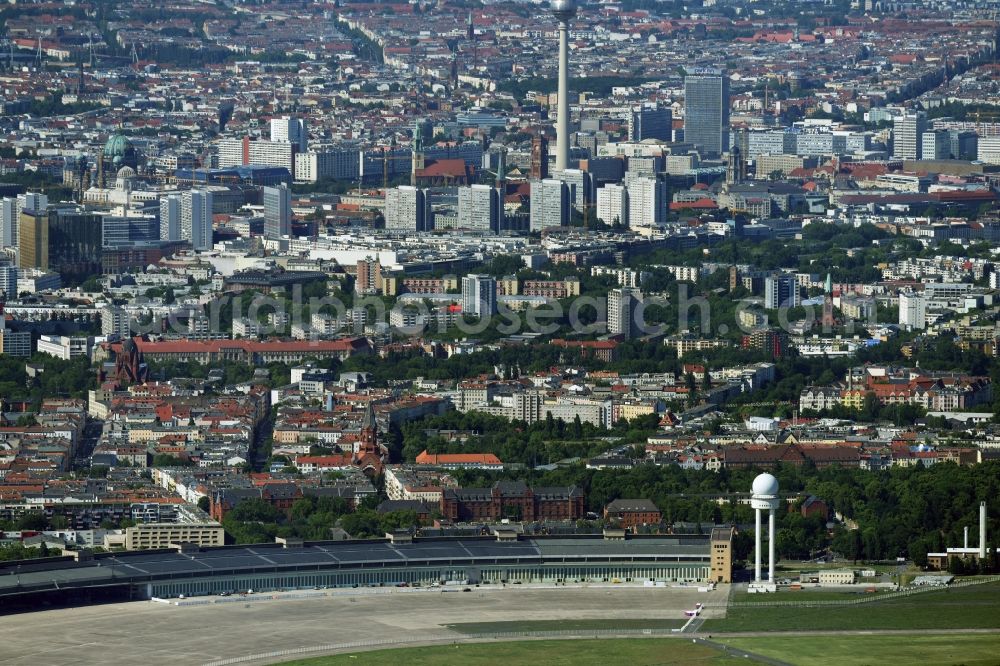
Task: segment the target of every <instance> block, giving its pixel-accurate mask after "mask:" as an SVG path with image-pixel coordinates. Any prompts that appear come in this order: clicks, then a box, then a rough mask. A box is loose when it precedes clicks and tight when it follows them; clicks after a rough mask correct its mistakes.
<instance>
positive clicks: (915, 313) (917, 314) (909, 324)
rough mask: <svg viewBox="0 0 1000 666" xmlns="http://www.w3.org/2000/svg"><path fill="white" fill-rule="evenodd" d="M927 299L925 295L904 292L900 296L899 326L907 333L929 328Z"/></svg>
mask: <svg viewBox="0 0 1000 666" xmlns="http://www.w3.org/2000/svg"><path fill="white" fill-rule="evenodd" d="M926 321H927V299H926V297H925V296H924V295H923V294H919V293H917V292H914V291H904V292H901V293H900V294H899V325H900V327H901V328H904V329H905V330H907V331H914V330H919V329H923V328H925V327H926V326H927V323H926Z"/></svg>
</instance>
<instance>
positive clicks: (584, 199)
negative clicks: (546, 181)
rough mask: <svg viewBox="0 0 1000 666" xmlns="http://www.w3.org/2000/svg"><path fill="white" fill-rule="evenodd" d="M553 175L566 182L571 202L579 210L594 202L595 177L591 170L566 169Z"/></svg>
mask: <svg viewBox="0 0 1000 666" xmlns="http://www.w3.org/2000/svg"><path fill="white" fill-rule="evenodd" d="M552 177H553V178H556V179H558V180H561V181H562V182H564V183H566V187H568V188H569V203H570V205H571V206H573V207H574V208H576V209H577V210H579V211H583V210H584V209H586V208H587V207H588V206H589V205H590V204H592V203H593V202H594V177H593V174H591V173H590V172H589V171H583V170H581V169H564V170H562V171H555V172H554V173H553V174H552Z"/></svg>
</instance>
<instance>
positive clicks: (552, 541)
mask: <svg viewBox="0 0 1000 666" xmlns="http://www.w3.org/2000/svg"><path fill="white" fill-rule="evenodd" d="M626 536H628V538H626ZM732 537H733V530H732V529H731V528H716V529H714V530H712V533H711V534H710V535H670V536H632V535H626V534H625V533H624V531H617V530H616V531H611V530H609V531H607V532H606V533H605V534H603V535H579V536H558V537H547V536H539V537H525V536H520V535H518V534H516V533H514V532H513V531H511V532H508V533H505V532H504V531H498V533H497V534H496V535H495V536H491V537H462V538H413V537H411V536H410V535H409V534H405V535H398V534H397V535H387V538H386V539H380V540H365V541H360V540H352V541H333V542H309V543H303V542H301V541H298V540H293V539H288V540H281V539H279V540H278V543H275V544H259V545H250V546H223V547H217V548H203V547H198V546H195V545H192V544H177V545H174V546H173V547H172V548H169V549H163V550H156V551H136V552H120V553H105V554H96V555H93V556H90V557H88V556H87V555H86V554H81V553H78V554H76V556H75V557H65V558H47V559H45V560H37V561H33V560H22V561H20V562H8V563H3V564H2V566H0V607H4V606H7V607H11V608H13V607H15V606H19V607H21V608H24V607H25V606H26V605H34V604H35V603H39V602H41V603H45V602H46V601H48V602H51V603H59V604H86V603H93V602H95V601H101V600H111V599H118V600H121V599H149V598H151V597H177V596H179V595H182V594H183V595H186V596H196V595H206V594H221V593H224V592H240V591H246V590H254V591H273V590H281V589H285V590H287V589H296V588H313V587H367V586H394V585H402V584H406V585H434V584H448V583H453V584H455V583H461V584H518V583H540V582H581V583H585V582H612V583H614V582H620V583H626V582H633V583H634V582H639V581H661V582H708V581H712V582H722V583H727V582H731V569H732V558H731V549H732Z"/></svg>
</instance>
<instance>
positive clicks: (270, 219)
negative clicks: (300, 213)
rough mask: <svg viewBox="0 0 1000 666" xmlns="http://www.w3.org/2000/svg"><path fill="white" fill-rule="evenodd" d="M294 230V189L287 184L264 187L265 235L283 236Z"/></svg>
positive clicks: (271, 236)
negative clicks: (290, 188)
mask: <svg viewBox="0 0 1000 666" xmlns="http://www.w3.org/2000/svg"><path fill="white" fill-rule="evenodd" d="M291 232H292V191H291V190H289V189H288V187H287V186H286V185H278V186H276V187H265V188H264V236H266V237H267V238H281V237H282V236H288V235H290V234H291Z"/></svg>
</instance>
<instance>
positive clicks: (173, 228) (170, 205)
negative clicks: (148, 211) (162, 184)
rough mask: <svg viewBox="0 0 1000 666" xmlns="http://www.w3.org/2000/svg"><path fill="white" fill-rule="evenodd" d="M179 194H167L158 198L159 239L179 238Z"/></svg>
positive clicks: (173, 239)
mask: <svg viewBox="0 0 1000 666" xmlns="http://www.w3.org/2000/svg"><path fill="white" fill-rule="evenodd" d="M181 199H182V196H181V195H180V194H168V195H167V196H165V197H163V198H162V199H160V240H165V241H179V240H181V238H182V236H181Z"/></svg>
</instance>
